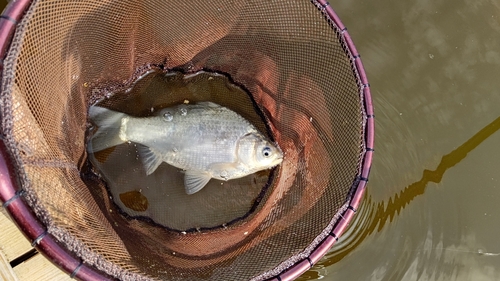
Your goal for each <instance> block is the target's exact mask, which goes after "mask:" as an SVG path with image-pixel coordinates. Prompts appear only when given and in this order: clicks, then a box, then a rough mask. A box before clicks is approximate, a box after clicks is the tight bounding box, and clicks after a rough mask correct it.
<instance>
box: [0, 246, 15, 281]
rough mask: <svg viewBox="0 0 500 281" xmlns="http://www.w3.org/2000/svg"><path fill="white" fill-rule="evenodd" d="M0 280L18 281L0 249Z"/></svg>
mask: <svg viewBox="0 0 500 281" xmlns="http://www.w3.org/2000/svg"><path fill="white" fill-rule="evenodd" d="M0 280H5V281H19V278H17V275H16V273H15V272H14V270H13V269H12V267H10V262H9V261H8V260H7V257H6V256H5V254H4V252H3V251H2V249H0Z"/></svg>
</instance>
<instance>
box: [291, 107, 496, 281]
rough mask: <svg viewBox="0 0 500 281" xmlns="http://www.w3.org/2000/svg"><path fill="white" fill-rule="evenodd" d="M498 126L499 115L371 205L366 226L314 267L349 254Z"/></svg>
mask: <svg viewBox="0 0 500 281" xmlns="http://www.w3.org/2000/svg"><path fill="white" fill-rule="evenodd" d="M499 129H500V117H498V118H496V119H495V120H494V121H493V122H491V123H490V124H488V125H487V126H485V127H484V128H483V129H481V130H480V131H479V132H477V133H476V134H475V135H474V136H472V137H471V138H470V139H468V140H467V141H466V142H465V143H463V144H462V145H461V146H459V147H458V148H456V149H455V150H453V151H451V152H450V153H448V154H446V155H444V156H443V157H442V158H441V161H440V162H439V165H438V166H437V168H436V169H435V170H427V169H426V170H424V171H423V173H422V178H421V179H420V180H419V181H416V182H414V183H412V184H410V185H408V186H407V187H405V188H404V189H403V190H402V191H400V192H399V193H397V194H395V195H393V196H391V198H390V199H389V201H388V203H387V206H385V204H384V202H380V203H379V204H378V205H377V206H376V207H374V208H373V209H374V210H375V213H374V214H368V216H371V217H373V219H372V220H371V222H369V224H368V225H367V226H366V227H363V228H362V230H361V231H360V232H359V233H357V234H356V236H357V237H356V238H355V239H354V240H352V244H349V243H348V244H349V245H348V246H346V245H344V247H342V248H339V249H338V251H335V252H331V253H330V254H329V255H327V258H324V259H323V260H321V261H320V262H319V263H318V264H317V265H316V268H317V267H321V268H323V267H327V266H330V265H333V264H335V263H337V262H338V261H340V260H342V259H343V258H344V257H346V256H347V255H349V254H350V253H351V252H352V251H354V250H355V249H356V248H357V247H358V246H359V245H360V244H361V243H362V242H363V241H364V240H365V238H366V237H368V236H369V235H370V234H372V233H373V232H374V231H377V232H380V231H381V230H382V228H383V227H384V226H385V225H386V223H387V221H389V222H391V221H392V220H393V219H394V217H395V216H396V215H399V214H400V212H401V211H402V210H403V209H404V208H405V207H406V206H407V205H408V204H410V202H411V201H413V200H414V199H415V198H417V197H418V196H420V195H423V194H424V193H425V191H426V188H427V185H428V183H430V182H433V183H440V182H441V179H442V178H443V176H444V174H445V172H446V171H447V170H448V169H450V168H452V167H454V166H455V165H457V164H458V163H460V162H461V161H462V160H463V159H465V157H466V156H467V155H468V154H469V153H470V152H471V151H473V150H474V149H475V148H476V147H478V146H479V145H480V144H481V143H483V142H484V141H485V140H486V139H488V138H489V137H490V136H492V135H493V134H494V133H496V132H497V131H498V130H499ZM373 209H372V210H373ZM358 215H361V214H358ZM316 278H318V275H317V272H315V271H314V268H313V269H312V270H310V271H308V272H306V273H305V274H304V275H303V276H301V278H300V279H299V280H310V279H316Z"/></svg>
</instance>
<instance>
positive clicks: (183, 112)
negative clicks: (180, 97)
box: [89, 102, 283, 194]
mask: <svg viewBox="0 0 500 281" xmlns="http://www.w3.org/2000/svg"><path fill="white" fill-rule="evenodd" d="M89 115H90V118H91V119H92V120H93V122H95V123H96V125H97V126H98V127H99V128H98V130H97V132H96V133H95V134H94V136H92V139H91V143H90V145H89V150H90V151H91V152H96V151H99V150H102V149H105V148H107V147H110V146H114V145H118V144H120V143H123V142H134V143H137V144H140V145H139V146H138V153H139V155H140V157H141V159H142V161H143V163H144V166H145V170H146V174H147V175H149V174H151V173H153V172H154V171H155V170H156V169H157V167H158V166H159V165H160V164H161V163H163V162H166V163H167V164H170V165H172V166H175V167H177V168H180V169H183V170H185V171H186V173H185V174H186V176H185V181H184V183H185V186H186V192H187V193H188V194H192V193H195V192H197V191H199V190H200V189H201V188H203V186H204V185H205V184H206V183H207V182H208V181H209V180H210V179H211V178H216V179H221V180H230V179H234V178H240V177H243V176H246V175H249V174H251V173H254V172H257V171H260V170H263V169H268V168H271V167H274V166H276V165H278V164H279V163H281V161H282V159H283V154H282V152H281V150H280V149H279V147H277V145H275V144H273V143H271V142H270V141H269V140H268V139H267V138H266V137H265V136H264V135H262V134H261V133H260V132H258V131H257V129H256V128H255V127H254V126H253V125H252V124H251V123H250V122H248V121H247V120H246V119H245V118H243V117H242V116H240V115H239V114H237V113H236V112H234V111H232V110H230V109H228V108H226V107H223V106H220V105H218V104H215V103H212V102H199V103H197V104H194V105H185V104H182V105H178V106H174V107H169V108H165V109H163V110H160V111H158V113H157V114H156V115H155V116H151V117H142V118H139V117H132V116H128V115H126V114H124V113H119V112H114V111H111V110H109V109H105V108H102V107H91V109H90V111H89Z"/></svg>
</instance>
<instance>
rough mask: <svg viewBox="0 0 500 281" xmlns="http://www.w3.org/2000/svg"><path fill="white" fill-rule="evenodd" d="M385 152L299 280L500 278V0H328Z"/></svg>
mask: <svg viewBox="0 0 500 281" xmlns="http://www.w3.org/2000/svg"><path fill="white" fill-rule="evenodd" d="M331 4H332V6H333V8H334V9H335V11H336V12H337V14H338V15H339V17H340V18H341V19H342V21H343V23H344V24H345V25H346V26H347V28H348V31H349V33H350V34H351V36H352V37H353V39H354V42H355V44H356V47H357V49H358V51H359V52H360V53H361V56H362V60H363V63H364V65H365V68H366V71H367V73H368V77H369V80H370V84H371V86H372V93H373V97H374V104H375V110H376V112H375V114H376V155H375V158H374V163H373V167H372V170H371V177H370V182H369V186H368V190H367V194H366V196H365V200H364V202H363V205H362V208H361V210H360V211H359V213H358V215H357V216H356V217H355V221H354V222H353V223H352V225H351V226H350V228H349V230H348V232H347V233H346V234H344V236H342V237H341V239H340V240H339V243H338V244H337V245H335V246H334V248H333V249H332V250H331V251H330V252H329V253H328V254H327V256H326V257H325V258H324V259H323V260H321V261H320V262H319V263H318V264H317V265H316V266H315V267H314V268H313V269H311V270H309V271H308V272H307V273H306V274H304V275H303V276H302V277H301V278H300V279H299V280H319V279H321V280H500V267H499V265H500V243H498V233H500V223H498V222H499V221H500V205H499V204H498V200H499V199H500V184H499V167H500V158H499V156H500V149H499V146H498V143H500V133H499V132H498V130H499V129H500V118H499V116H500V109H499V105H500V95H499V90H498V89H499V88H500V79H498V78H497V75H498V73H500V2H498V1H468V0H463V1H462V0H460V1H451V0H439V1H385V0H384V1H376V2H374V1H339V2H331Z"/></svg>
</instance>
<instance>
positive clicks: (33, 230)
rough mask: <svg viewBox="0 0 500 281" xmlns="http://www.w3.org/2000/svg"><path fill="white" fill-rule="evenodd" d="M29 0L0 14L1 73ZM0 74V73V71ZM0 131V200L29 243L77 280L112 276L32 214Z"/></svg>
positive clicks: (29, 3) (11, 4)
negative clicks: (74, 250)
mask: <svg viewBox="0 0 500 281" xmlns="http://www.w3.org/2000/svg"><path fill="white" fill-rule="evenodd" d="M32 2H33V1H32V0H18V1H11V2H9V3H8V4H7V7H6V8H5V9H4V11H3V12H2V14H1V16H0V73H3V68H4V59H5V57H6V55H7V51H8V49H9V48H10V44H11V42H12V39H13V37H14V32H15V31H16V28H17V25H18V24H19V22H20V20H21V19H22V18H23V16H24V15H25V13H26V11H27V10H28V9H29V7H30V6H31V4H32ZM0 75H1V74H0ZM3 134H4V133H3V131H0V140H1V141H0V201H2V203H3V204H2V208H4V209H5V210H6V211H7V213H8V214H9V215H10V217H11V218H12V220H13V221H14V222H15V224H16V226H17V227H18V228H19V230H20V231H21V232H22V233H23V234H24V236H25V237H26V238H27V239H28V240H29V241H30V243H31V246H32V247H34V248H36V249H37V251H38V252H40V253H41V254H42V255H44V256H45V257H46V258H47V259H48V260H50V261H51V262H52V263H53V264H55V265H56V266H57V267H59V268H60V269H61V270H63V271H64V272H66V273H68V274H69V275H70V276H71V278H76V279H79V280H114V279H112V278H110V277H109V276H108V275H107V274H105V273H104V272H101V271H97V270H96V269H94V268H92V267H90V266H87V265H85V264H84V263H83V261H82V260H80V259H78V258H76V257H74V256H73V255H72V254H71V253H70V252H69V251H68V250H66V249H64V248H63V247H62V246H61V245H59V244H58V243H57V242H56V240H55V238H54V237H53V236H52V235H51V234H47V229H46V227H45V226H44V225H43V224H42V223H41V222H40V220H39V219H38V218H37V217H36V216H35V214H34V213H33V211H32V210H31V208H30V207H29V206H28V204H27V203H26V202H25V201H24V200H23V195H24V191H23V190H22V189H21V188H19V186H18V183H17V181H16V178H15V171H14V170H13V165H14V164H13V161H12V159H11V157H10V156H9V153H8V148H7V146H6V143H5V138H4V137H3Z"/></svg>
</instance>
